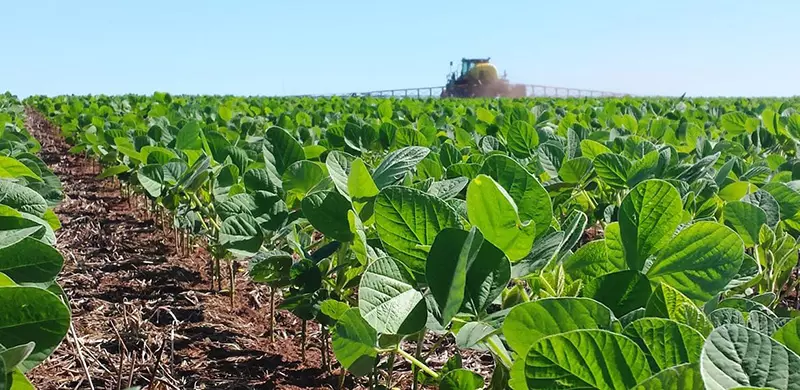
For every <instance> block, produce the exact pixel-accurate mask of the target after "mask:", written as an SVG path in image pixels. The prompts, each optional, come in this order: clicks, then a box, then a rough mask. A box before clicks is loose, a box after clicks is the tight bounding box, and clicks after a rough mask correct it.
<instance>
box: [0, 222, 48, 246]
mask: <svg viewBox="0 0 800 390" xmlns="http://www.w3.org/2000/svg"><path fill="white" fill-rule="evenodd" d="M43 230H44V229H43V227H42V225H40V224H38V223H36V222H35V221H32V220H30V219H27V218H23V217H21V216H20V217H16V216H0V248H4V247H7V246H10V245H14V244H16V243H17V242H19V241H21V240H22V239H24V238H25V237H28V236H33V237H35V238H41V237H42V231H43Z"/></svg>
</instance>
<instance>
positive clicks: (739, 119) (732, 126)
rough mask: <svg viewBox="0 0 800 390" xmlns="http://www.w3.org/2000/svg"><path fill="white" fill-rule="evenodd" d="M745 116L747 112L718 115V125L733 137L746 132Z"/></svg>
mask: <svg viewBox="0 0 800 390" xmlns="http://www.w3.org/2000/svg"><path fill="white" fill-rule="evenodd" d="M747 118H748V116H747V114H745V113H743V112H738V111H736V112H729V113H727V114H724V115H722V116H721V117H720V125H721V127H722V129H723V130H725V132H727V133H728V134H730V135H731V136H732V137H735V136H737V135H739V134H742V133H745V132H747V127H746V126H745V123H746V122H747Z"/></svg>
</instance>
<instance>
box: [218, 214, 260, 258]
mask: <svg viewBox="0 0 800 390" xmlns="http://www.w3.org/2000/svg"><path fill="white" fill-rule="evenodd" d="M219 243H220V245H222V246H223V247H224V248H225V249H227V250H229V251H230V252H231V253H233V254H234V255H236V256H242V257H249V256H252V255H254V254H255V253H256V252H258V251H259V249H260V248H261V244H263V243H264V233H263V232H262V231H261V227H260V226H259V225H258V221H256V219H255V218H253V216H251V215H248V214H237V215H234V216H231V217H228V218H226V219H225V221H223V222H222V226H221V227H220V230H219Z"/></svg>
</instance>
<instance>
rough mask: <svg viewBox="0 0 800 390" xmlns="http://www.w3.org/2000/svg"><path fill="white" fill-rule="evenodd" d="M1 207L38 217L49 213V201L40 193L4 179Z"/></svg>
mask: <svg viewBox="0 0 800 390" xmlns="http://www.w3.org/2000/svg"><path fill="white" fill-rule="evenodd" d="M0 205H6V206H8V207H11V208H13V209H15V210H18V211H21V212H23V213H28V214H33V215H35V216H37V217H41V216H43V215H44V212H45V211H47V201H46V200H45V199H44V198H43V197H42V196H41V195H39V193H38V192H36V191H34V190H32V189H30V188H28V187H24V186H21V185H19V184H17V183H12V182H10V181H8V180H2V179H0Z"/></svg>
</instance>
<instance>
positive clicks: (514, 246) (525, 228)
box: [467, 174, 536, 261]
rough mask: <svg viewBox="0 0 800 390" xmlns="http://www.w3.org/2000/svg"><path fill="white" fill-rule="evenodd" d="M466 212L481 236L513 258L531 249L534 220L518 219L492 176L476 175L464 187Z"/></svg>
mask: <svg viewBox="0 0 800 390" xmlns="http://www.w3.org/2000/svg"><path fill="white" fill-rule="evenodd" d="M467 214H468V215H469V220H470V222H471V223H472V224H473V225H474V226H477V227H478V229H480V231H481V233H483V236H484V237H485V238H486V239H487V240H488V241H489V242H491V243H492V244H494V245H495V246H496V247H498V248H500V249H501V250H502V251H503V252H505V254H506V256H508V258H509V260H511V261H516V260H519V259H522V258H524V257H525V256H526V255H527V254H528V253H529V252H530V250H531V247H532V246H533V241H534V239H535V235H536V226H535V223H533V222H531V221H527V222H522V221H520V217H519V214H518V212H517V206H516V204H515V203H514V200H513V199H511V196H510V195H509V194H508V192H506V190H505V189H504V188H503V187H501V186H500V185H499V184H498V183H497V182H496V181H494V179H492V178H491V177H489V176H486V175H483V174H481V175H478V177H476V178H475V179H473V180H472V181H471V182H470V184H469V186H468V187H467Z"/></svg>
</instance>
